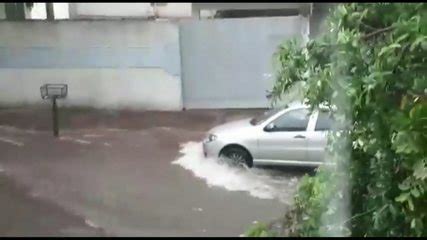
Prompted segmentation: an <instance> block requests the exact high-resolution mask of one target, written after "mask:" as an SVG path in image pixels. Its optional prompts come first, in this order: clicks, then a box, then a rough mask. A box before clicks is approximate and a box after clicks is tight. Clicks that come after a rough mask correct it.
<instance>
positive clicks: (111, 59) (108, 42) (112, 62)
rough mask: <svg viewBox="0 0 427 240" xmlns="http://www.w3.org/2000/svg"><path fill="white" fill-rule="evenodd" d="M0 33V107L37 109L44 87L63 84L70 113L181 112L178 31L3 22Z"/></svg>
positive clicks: (124, 24)
mask: <svg viewBox="0 0 427 240" xmlns="http://www.w3.org/2000/svg"><path fill="white" fill-rule="evenodd" d="M0 32H1V34H0V105H7V106H17V105H22V104H41V103H43V101H42V100H41V97H40V90H39V88H40V86H41V85H43V84H45V83H66V84H68V85H69V89H68V90H69V96H68V98H67V99H65V100H63V101H62V104H64V105H67V106H86V107H97V108H110V109H116V108H130V109H156V110H181V109H182V99H181V98H182V97H181V76H180V57H179V31H178V26H177V25H174V24H172V23H155V22H141V21H132V20H126V21H65V22H45V21H42V22H38V21H36V22H34V21H32V22H6V21H4V22H0Z"/></svg>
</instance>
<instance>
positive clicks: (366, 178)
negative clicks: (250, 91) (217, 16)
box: [273, 3, 427, 236]
mask: <svg viewBox="0 0 427 240" xmlns="http://www.w3.org/2000/svg"><path fill="white" fill-rule="evenodd" d="M327 24H328V25H327V26H328V32H325V33H324V34H323V35H322V36H320V37H319V38H317V39H314V40H310V41H309V42H308V43H307V44H305V45H304V46H303V47H301V46H300V45H299V44H297V42H296V41H290V42H287V43H285V44H283V45H282V46H280V48H279V50H278V52H277V56H276V57H277V59H278V62H279V68H278V70H277V73H278V74H277V80H276V84H275V86H274V88H273V95H274V99H273V100H274V101H277V100H278V99H280V97H281V96H282V95H284V94H286V91H287V90H288V89H290V88H291V87H292V86H293V85H294V84H295V83H303V91H304V97H305V101H306V102H307V103H308V104H310V105H311V106H312V108H313V109H314V108H316V107H317V106H319V105H320V104H323V105H326V106H330V107H334V108H335V110H336V111H334V117H335V119H336V120H337V122H338V123H340V124H342V126H344V127H343V128H341V130H340V131H333V132H332V133H331V134H330V136H329V142H328V143H329V144H328V152H329V160H330V161H332V162H333V163H335V165H334V167H321V168H319V171H318V173H317V174H316V176H314V177H305V178H304V179H303V181H302V182H301V184H300V187H299V190H298V193H297V195H296V197H295V206H294V210H293V211H292V212H291V216H292V221H295V222H296V223H297V224H296V226H295V229H294V230H295V231H294V233H293V234H294V235H297V236H331V235H332V236H336V235H351V236H427V226H426V225H427V154H426V153H427V75H426V73H427V64H426V58H427V4H425V3H350V4H340V5H338V6H337V8H335V9H334V10H333V11H332V12H331V14H330V16H329V17H328V19H327ZM346 200H348V205H346ZM346 210H348V214H346V213H345V211H346Z"/></svg>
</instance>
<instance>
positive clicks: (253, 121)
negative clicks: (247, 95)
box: [250, 108, 282, 126]
mask: <svg viewBox="0 0 427 240" xmlns="http://www.w3.org/2000/svg"><path fill="white" fill-rule="evenodd" d="M280 110H282V109H281V108H276V109H271V110H268V111H266V112H264V113H263V114H260V115H258V116H256V117H254V118H252V119H251V121H250V123H251V124H252V125H254V126H255V125H259V124H261V123H263V122H264V121H265V120H267V119H269V118H270V117H271V116H273V115H274V114H276V113H278V112H279V111H280Z"/></svg>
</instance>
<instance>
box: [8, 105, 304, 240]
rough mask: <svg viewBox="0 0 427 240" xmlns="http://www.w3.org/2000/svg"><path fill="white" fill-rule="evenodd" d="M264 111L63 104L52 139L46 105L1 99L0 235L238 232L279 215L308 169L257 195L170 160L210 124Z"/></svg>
mask: <svg viewBox="0 0 427 240" xmlns="http://www.w3.org/2000/svg"><path fill="white" fill-rule="evenodd" d="M258 112H260V110H189V111H183V112H155V111H146V112H135V111H120V112H119V111H106V110H104V111H101V110H96V111H95V110H91V109H61V112H60V114H61V115H60V121H61V123H60V127H61V130H60V138H58V139H55V138H54V137H52V132H51V130H50V127H51V115H50V109H49V107H40V108H20V109H0V212H2V213H3V212H6V213H7V214H6V215H4V214H2V216H1V217H0V236H9V235H37V236H41V235H44V236H82V235H84V236H104V235H107V236H239V235H240V234H242V233H244V232H245V230H246V229H248V227H249V226H250V225H251V224H252V223H253V222H254V221H259V222H260V221H270V220H272V219H275V218H279V217H281V215H282V214H283V213H284V212H285V209H286V208H287V204H286V202H287V200H289V199H284V198H291V196H292V193H293V189H294V188H295V184H290V183H289V182H291V181H292V182H296V180H295V179H297V178H299V177H300V176H301V175H302V174H304V171H294V170H289V171H286V170H284V171H282V173H283V174H282V173H280V172H279V173H277V171H276V172H275V174H276V175H277V174H278V175H280V176H278V178H274V179H273V180H275V181H276V182H278V181H279V182H286V181H289V182H286V184H279V185H277V184H276V185H274V186H273V185H271V186H270V185H269V186H267V187H265V186H264V185H263V184H262V183H264V182H261V183H260V182H259V181H257V182H256V184H258V185H259V186H260V188H261V189H270V188H271V187H275V188H276V189H279V188H283V191H284V192H285V193H287V194H285V195H283V194H282V195H280V196H279V197H275V195H274V194H273V195H271V194H270V195H268V196H267V197H263V196H262V195H260V196H261V197H259V196H257V195H256V194H255V195H254V194H252V193H253V191H252V190H253V189H254V188H251V187H247V185H246V186H245V187H243V188H239V187H234V188H230V187H227V184H225V185H224V186H223V187H222V186H221V184H216V185H215V184H213V186H212V184H209V181H208V182H207V181H205V180H204V178H203V176H198V174H199V173H198V172H194V171H191V169H190V170H189V169H186V168H184V167H182V166H180V165H178V164H173V163H172V162H174V161H176V160H177V159H180V158H182V157H183V154H185V152H184V153H180V150H181V151H182V148H181V149H180V147H183V146H185V144H188V142H199V141H200V140H202V139H203V137H204V136H205V134H206V131H207V130H208V129H210V128H212V127H213V126H215V125H217V124H220V123H223V122H227V121H231V120H234V119H240V118H244V117H247V116H253V115H254V114H256V113H258ZM183 144H184V145H183ZM193 154H194V153H193ZM198 161H199V162H200V161H203V159H199V160H198ZM204 171H205V172H206V169H205V170H204ZM215 171H217V172H218V176H221V174H222V173H221V172H219V171H222V170H221V169H220V168H212V171H207V174H209V175H210V176H216V172H215ZM255 171H259V170H255ZM199 172H200V171H199ZM253 173H255V174H256V175H257V176H258V179H261V180H262V179H264V178H266V177H268V176H266V173H268V172H262V174H258V172H253ZM253 173H251V174H253ZM244 176H245V177H247V175H244ZM283 176H284V177H283ZM239 179H243V180H244V179H246V178H239ZM270 180H271V179H270ZM270 182H272V181H270ZM220 183H221V181H220ZM252 183H253V182H249V183H248V184H252ZM267 183H268V182H267ZM233 186H234V185H233ZM251 191H252V192H251ZM271 196H272V197H271Z"/></svg>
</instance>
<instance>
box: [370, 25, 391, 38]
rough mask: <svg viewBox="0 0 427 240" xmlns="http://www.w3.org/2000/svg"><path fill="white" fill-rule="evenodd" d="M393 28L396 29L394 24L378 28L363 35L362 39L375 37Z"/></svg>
mask: <svg viewBox="0 0 427 240" xmlns="http://www.w3.org/2000/svg"><path fill="white" fill-rule="evenodd" d="M393 29H394V26H390V27H386V28H381V29H378V30H376V31H373V32H370V33H368V34H366V35H364V36H362V40H366V39H369V38H371V37H373V36H375V35H378V34H381V33H384V32H388V31H390V30H393Z"/></svg>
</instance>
